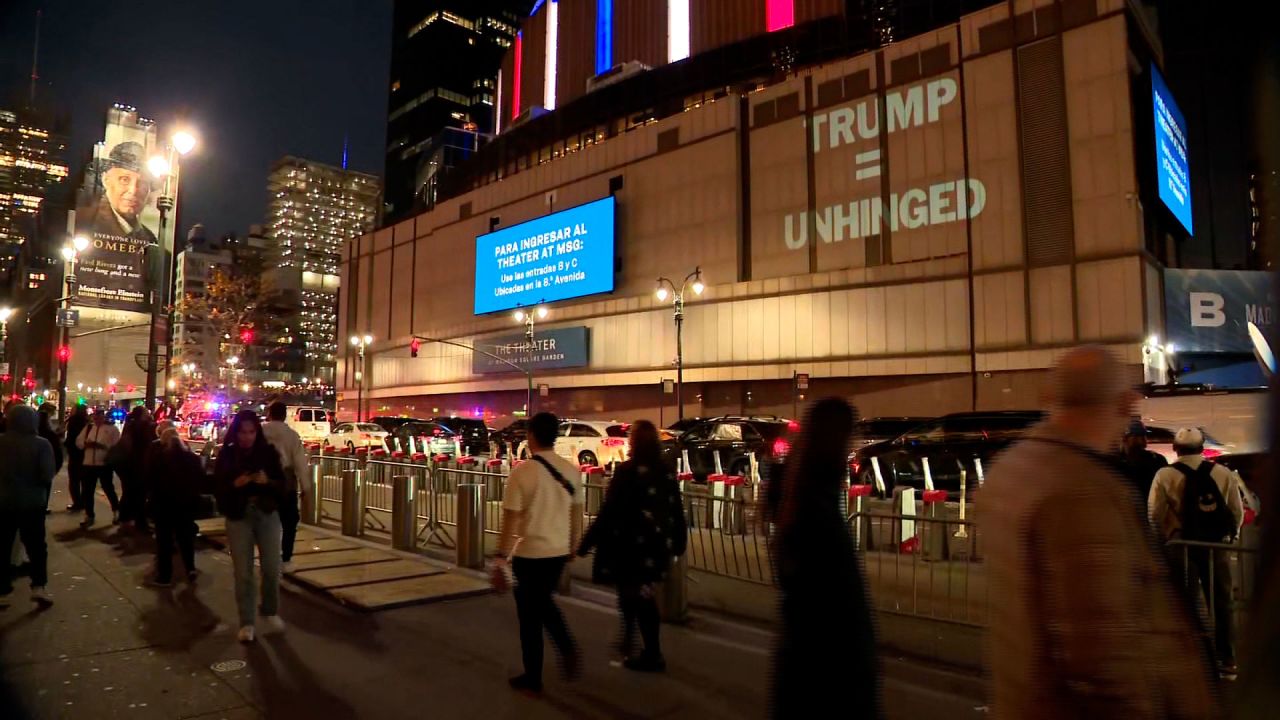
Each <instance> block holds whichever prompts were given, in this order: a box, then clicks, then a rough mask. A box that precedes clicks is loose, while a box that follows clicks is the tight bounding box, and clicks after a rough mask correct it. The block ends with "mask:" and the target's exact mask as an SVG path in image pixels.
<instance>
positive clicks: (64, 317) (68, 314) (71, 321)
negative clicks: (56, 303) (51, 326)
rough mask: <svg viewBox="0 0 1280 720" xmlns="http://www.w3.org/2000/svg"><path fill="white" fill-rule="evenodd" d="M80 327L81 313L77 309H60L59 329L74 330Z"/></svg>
mask: <svg viewBox="0 0 1280 720" xmlns="http://www.w3.org/2000/svg"><path fill="white" fill-rule="evenodd" d="M79 326H80V311H79V310H76V309H75V308H58V327H63V328H73V327H79Z"/></svg>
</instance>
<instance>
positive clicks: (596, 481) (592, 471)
mask: <svg viewBox="0 0 1280 720" xmlns="http://www.w3.org/2000/svg"><path fill="white" fill-rule="evenodd" d="M578 470H579V471H581V472H582V480H583V482H582V486H583V491H584V492H585V493H586V495H584V496H583V499H584V500H585V502H586V504H585V506H584V508H583V511H584V512H586V514H588V515H598V514H600V504H601V502H602V501H603V500H604V483H603V482H602V480H603V478H604V468H602V467H600V466H599V465H580V466H579V467H578Z"/></svg>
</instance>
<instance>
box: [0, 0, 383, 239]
mask: <svg viewBox="0 0 1280 720" xmlns="http://www.w3.org/2000/svg"><path fill="white" fill-rule="evenodd" d="M391 4H392V0H218V1H217V2H208V1H205V2H191V1H189V0H173V1H171V2H154V1H149V0H142V1H135V2H123V1H119V0H118V1H116V2H96V1H94V0H0V107H4V106H11V105H12V104H13V102H14V99H15V98H20V99H25V98H26V96H27V94H28V93H27V89H28V87H29V84H30V74H31V51H32V40H33V37H34V31H35V16H36V10H37V9H38V8H39V9H43V10H44V17H43V20H42V25H41V32H40V67H39V74H40V85H39V88H38V90H37V93H38V95H39V97H40V100H41V104H45V105H52V106H53V107H55V108H57V109H58V110H60V111H61V112H63V113H65V114H66V116H67V117H68V118H69V119H70V121H71V123H70V128H71V145H70V147H69V154H68V162H69V164H70V165H71V168H72V172H75V170H76V169H77V168H78V167H79V166H80V164H81V162H82V160H83V158H84V157H87V154H88V153H89V151H90V149H91V147H92V145H93V143H94V142H97V141H99V140H101V139H102V133H103V127H104V122H105V120H106V109H107V107H108V106H109V105H111V104H112V103H114V102H120V103H124V104H127V105H133V106H134V107H136V108H138V110H139V111H140V112H141V113H142V115H143V116H145V117H150V118H152V119H154V120H156V121H157V122H159V123H160V124H161V133H162V135H167V134H168V133H169V132H171V129H172V128H173V127H174V123H175V122H179V121H181V122H184V123H185V124H189V125H190V126H191V127H193V128H195V129H196V130H197V132H198V136H199V137H200V139H201V147H200V148H198V149H197V151H196V152H195V153H194V154H193V155H192V156H189V157H188V158H187V159H186V161H185V162H184V164H183V188H182V197H181V203H182V205H180V206H179V209H178V210H179V222H180V227H179V230H180V231H182V232H183V233H185V232H186V228H188V227H189V226H190V225H192V224H194V223H197V222H199V223H203V224H204V225H205V227H206V228H207V230H208V234H209V235H211V236H213V235H221V234H223V233H226V232H231V231H235V232H238V233H241V234H243V233H244V232H245V231H246V230H248V227H249V225H250V224H253V223H260V222H262V221H263V220H264V212H265V207H266V200H267V190H266V177H267V171H268V168H269V167H270V165H271V163H272V162H273V161H275V160H276V159H277V158H279V157H281V156H283V155H286V154H292V155H298V156H301V157H305V158H308V159H313V160H319V161H321V162H327V163H332V164H335V165H336V164H339V163H340V162H341V160H342V146H343V138H344V136H349V137H350V155H349V165H350V167H351V168H352V169H355V170H361V171H365V172H370V173H374V174H376V175H378V176H381V175H382V165H383V154H384V144H385V136H386V116H387V110H386V107H387V78H388V68H389V64H390V55H391V49H390V48H391V37H390V33H391ZM166 128H169V129H168V130H167V129H166Z"/></svg>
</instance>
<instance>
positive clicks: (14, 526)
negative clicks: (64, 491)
mask: <svg viewBox="0 0 1280 720" xmlns="http://www.w3.org/2000/svg"><path fill="white" fill-rule="evenodd" d="M38 423H39V419H38V418H37V417H36V411H35V410H32V409H31V408H29V407H27V406H26V405H15V406H13V407H11V408H9V410H8V411H7V412H6V413H5V432H4V434H3V435H0V560H3V562H0V573H2V575H0V596H4V595H8V594H9V593H11V592H13V578H12V569H11V568H10V567H9V558H10V556H12V555H13V541H14V539H15V537H17V536H21V539H22V544H23V546H24V547H25V548H26V550H27V557H29V558H30V559H31V599H32V600H33V601H35V602H36V603H37V604H38V605H39V606H40V607H42V608H45V607H48V606H50V605H52V604H53V601H52V600H51V599H50V598H49V593H48V592H47V591H46V589H45V586H46V585H47V584H48V582H49V553H48V546H47V545H46V544H45V537H44V513H45V509H46V508H47V507H48V505H49V490H50V489H51V488H52V487H53V475H54V469H53V448H52V447H50V446H49V441H48V440H45V439H44V438H42V437H40V436H39V435H38V434H37V433H36V429H37V425H38Z"/></svg>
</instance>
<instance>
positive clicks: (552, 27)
mask: <svg viewBox="0 0 1280 720" xmlns="http://www.w3.org/2000/svg"><path fill="white" fill-rule="evenodd" d="M559 28H560V3H559V2H557V1H556V0H551V2H549V3H547V64H546V73H545V77H546V81H545V82H546V85H545V86H544V88H543V91H542V107H544V108H546V109H547V110H555V109H556V55H557V54H558V53H557V52H556V43H557V42H558V40H559V38H558V36H559V34H560V32H559Z"/></svg>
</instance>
